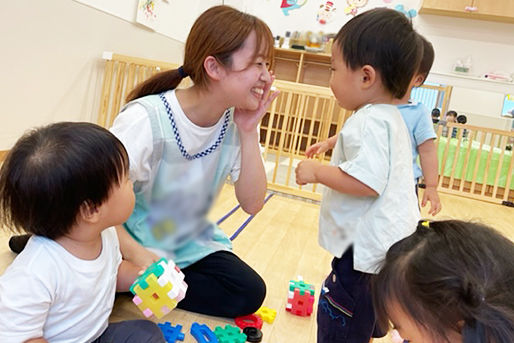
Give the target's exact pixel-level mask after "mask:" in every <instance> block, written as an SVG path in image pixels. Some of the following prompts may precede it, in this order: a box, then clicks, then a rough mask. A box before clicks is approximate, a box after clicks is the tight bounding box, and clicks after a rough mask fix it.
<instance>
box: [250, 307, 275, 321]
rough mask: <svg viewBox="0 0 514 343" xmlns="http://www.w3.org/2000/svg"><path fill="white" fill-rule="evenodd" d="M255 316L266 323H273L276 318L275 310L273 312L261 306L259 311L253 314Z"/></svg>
mask: <svg viewBox="0 0 514 343" xmlns="http://www.w3.org/2000/svg"><path fill="white" fill-rule="evenodd" d="M255 314H256V315H258V316H259V317H261V318H262V320H264V321H265V322H266V323H269V324H271V323H273V321H274V320H275V317H276V316H277V310H274V309H272V308H269V307H266V306H262V307H261V308H260V309H258V310H257V312H255Z"/></svg>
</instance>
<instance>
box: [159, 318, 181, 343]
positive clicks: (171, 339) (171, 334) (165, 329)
mask: <svg viewBox="0 0 514 343" xmlns="http://www.w3.org/2000/svg"><path fill="white" fill-rule="evenodd" d="M157 326H158V327H159V328H160V329H161V331H162V335H163V336H164V339H165V340H166V343H176V341H183V340H184V337H185V335H184V334H183V333H182V325H177V326H173V325H171V323H170V322H166V323H158V324H157Z"/></svg>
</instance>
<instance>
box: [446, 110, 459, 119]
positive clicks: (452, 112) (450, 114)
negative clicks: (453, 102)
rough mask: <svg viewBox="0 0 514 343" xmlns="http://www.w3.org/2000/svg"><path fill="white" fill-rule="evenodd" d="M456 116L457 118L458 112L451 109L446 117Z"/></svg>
mask: <svg viewBox="0 0 514 343" xmlns="http://www.w3.org/2000/svg"><path fill="white" fill-rule="evenodd" d="M448 116H450V117H455V119H457V112H455V111H454V110H450V111H448V112H446V117H448Z"/></svg>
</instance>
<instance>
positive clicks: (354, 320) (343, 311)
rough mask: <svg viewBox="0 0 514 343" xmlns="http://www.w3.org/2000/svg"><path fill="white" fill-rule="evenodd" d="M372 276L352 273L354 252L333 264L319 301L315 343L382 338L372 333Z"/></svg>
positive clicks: (365, 341) (362, 342)
mask: <svg viewBox="0 0 514 343" xmlns="http://www.w3.org/2000/svg"><path fill="white" fill-rule="evenodd" d="M372 277H373V274H367V273H362V272H359V271H356V270H354V269H353V248H352V247H350V248H348V250H346V252H345V253H344V254H343V256H341V258H337V257H336V258H334V259H333V260H332V271H331V272H330V274H329V275H328V277H327V278H326V279H325V282H324V287H323V289H322V290H321V294H320V297H319V301H318V318H317V320H318V343H335V342H348V343H368V342H369V340H370V338H371V337H382V336H385V334H386V333H385V332H378V331H379V330H375V322H376V321H375V311H374V310H373V301H372V298H371V292H370V280H371V278H372Z"/></svg>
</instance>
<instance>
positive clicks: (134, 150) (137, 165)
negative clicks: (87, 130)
mask: <svg viewBox="0 0 514 343" xmlns="http://www.w3.org/2000/svg"><path fill="white" fill-rule="evenodd" d="M165 96H166V100H168V103H169V104H170V107H171V110H172V112H173V119H174V120H175V123H176V124H177V128H178V131H179V134H180V138H181V139H182V143H183V144H184V147H185V148H186V150H187V152H188V153H189V154H190V155H194V154H196V153H198V152H201V151H203V150H205V149H206V148H208V147H210V146H211V145H212V144H213V143H214V142H215V141H216V139H217V138H218V136H219V133H220V129H221V126H222V125H223V121H224V116H222V117H221V118H220V120H219V121H218V122H217V123H216V124H215V125H213V126H209V127H201V126H198V125H196V124H195V123H193V122H192V121H191V120H189V118H188V117H187V116H186V114H185V113H184V111H183V110H182V107H180V104H179V102H178V100H177V96H176V95H175V90H172V91H169V92H166V93H165ZM110 130H111V132H112V133H113V134H114V135H115V136H116V137H118V138H119V139H120V140H121V141H122V142H125V143H124V145H125V149H127V152H128V155H129V159H130V179H131V180H133V181H137V182H140V183H145V182H148V181H149V180H150V179H152V177H153V175H152V168H151V165H150V164H151V162H150V161H151V155H152V152H153V151H152V149H153V140H152V138H153V137H152V136H153V135H152V128H151V124H150V119H149V117H148V113H147V112H146V110H145V108H144V107H143V106H142V105H140V104H138V103H133V104H130V105H129V106H128V107H127V108H125V109H124V110H123V112H122V114H120V115H119V116H118V117H116V120H115V122H114V125H113V127H112V128H111V129H110ZM129 141H130V142H131V143H130V144H128V143H127V142H129ZM217 154H219V149H218V150H216V151H215V152H214V153H213V154H211V155H210V156H209V155H208V156H206V157H203V158H202V159H201V160H199V161H201V162H200V163H201V168H200V169H201V171H202V173H204V174H205V175H212V174H214V173H215V171H216V168H217V166H218V163H219V162H218V159H217V157H216V155H217ZM240 170H241V150H239V151H238V154H237V156H236V157H235V161H234V167H233V168H232V171H231V173H230V178H231V179H232V181H233V182H236V181H237V179H238V178H239V172H240Z"/></svg>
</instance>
